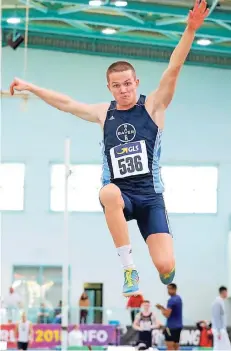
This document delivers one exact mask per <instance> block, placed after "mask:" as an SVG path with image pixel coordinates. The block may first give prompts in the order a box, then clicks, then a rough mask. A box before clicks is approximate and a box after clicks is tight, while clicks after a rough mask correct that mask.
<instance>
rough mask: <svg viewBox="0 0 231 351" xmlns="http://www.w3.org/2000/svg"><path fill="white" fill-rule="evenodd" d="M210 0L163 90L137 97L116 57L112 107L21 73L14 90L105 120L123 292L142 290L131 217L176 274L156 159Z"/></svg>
mask: <svg viewBox="0 0 231 351" xmlns="http://www.w3.org/2000/svg"><path fill="white" fill-rule="evenodd" d="M208 12H209V10H208V9H207V3H206V1H205V0H202V1H200V0H197V1H196V3H195V6H194V8H193V10H191V11H190V13H189V17H188V20H187V27H186V30H185V32H184V33H183V35H182V38H181V40H180V42H179V44H178V45H177V47H176V48H175V50H174V51H173V53H172V56H171V58H170V62H169V66H168V68H167V70H166V71H165V72H164V74H163V77H162V79H161V81H160V84H159V86H158V88H157V89H156V90H155V91H153V92H152V93H151V94H150V95H149V96H148V97H147V98H145V96H143V95H141V96H140V97H139V99H138V100H137V87H138V85H139V80H138V79H137V77H136V73H135V70H134V68H133V66H132V65H131V64H129V63H128V62H123V61H122V62H115V63H114V64H112V65H111V66H110V67H109V68H108V70H107V81H108V88H109V90H110V92H111V93H112V95H113V97H114V99H115V100H114V101H112V102H111V104H108V103H101V104H93V105H89V104H84V103H80V102H78V101H74V100H72V99H71V98H70V97H68V96H65V95H62V94H59V93H56V92H53V91H50V90H47V89H43V88H40V87H38V86H35V85H33V84H30V83H27V82H24V81H22V80H21V79H18V78H16V79H15V80H14V81H13V82H12V84H11V86H10V91H11V94H12V95H13V94H14V90H18V91H23V90H27V91H30V92H31V93H33V94H35V95H37V96H38V97H39V98H41V99H43V100H44V101H45V102H46V103H48V104H49V105H51V106H53V107H55V108H57V109H59V110H61V111H64V112H69V113H72V114H73V115H76V116H78V117H80V118H82V119H84V120H87V121H90V122H95V123H98V124H100V126H101V127H102V129H103V133H104V146H103V176H102V183H103V187H102V189H101V191H100V201H101V204H102V206H103V208H104V213H105V218H106V221H107V225H108V228H109V230H110V232H111V235H112V238H113V241H114V244H115V246H116V248H117V251H118V255H119V256H120V259H121V262H122V265H123V268H124V277H125V281H124V287H123V294H124V296H131V295H136V294H139V293H140V291H139V277H138V273H137V271H136V269H135V265H134V262H133V258H132V249H131V245H130V240H129V235H128V227H127V223H126V221H129V220H131V219H135V220H136V221H137V224H138V227H139V229H140V232H141V234H142V236H143V238H144V240H145V241H146V243H147V245H148V249H149V252H150V255H151V258H152V260H153V263H154V265H155V266H156V268H157V270H158V272H159V274H160V279H161V281H162V282H163V283H164V284H169V283H171V282H172V280H173V278H174V275H175V260H174V253H173V240H172V236H171V235H170V230H169V225H168V219H167V215H166V209H165V204H164V200H163V195H162V193H163V191H164V187H163V183H162V181H161V175H160V167H159V159H160V153H161V135H162V131H163V128H164V119H165V110H166V108H167V107H168V105H169V104H170V102H171V100H172V98H173V95H174V91H175V87H176V82H177V78H178V76H179V73H180V70H181V68H182V66H183V64H184V62H185V60H186V58H187V55H188V53H189V51H190V48H191V46H192V43H193V40H194V37H195V32H196V30H197V29H198V28H199V27H200V26H201V25H202V24H203V22H204V19H205V18H206V16H207V15H208Z"/></svg>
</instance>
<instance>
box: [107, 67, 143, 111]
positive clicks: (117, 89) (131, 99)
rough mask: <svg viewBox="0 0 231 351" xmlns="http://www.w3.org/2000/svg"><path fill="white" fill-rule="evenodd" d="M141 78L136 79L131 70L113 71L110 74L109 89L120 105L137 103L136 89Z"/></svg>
mask: <svg viewBox="0 0 231 351" xmlns="http://www.w3.org/2000/svg"><path fill="white" fill-rule="evenodd" d="M138 85H139V80H138V79H136V76H135V74H134V72H132V71H131V70H128V71H124V72H112V73H111V74H110V76H109V82H108V89H109V90H110V92H111V93H112V95H113V96H114V98H115V100H116V101H117V103H118V105H120V106H122V107H126V106H128V108H129V107H130V106H131V105H134V104H135V103H136V98H137V95H136V90H137V87H138Z"/></svg>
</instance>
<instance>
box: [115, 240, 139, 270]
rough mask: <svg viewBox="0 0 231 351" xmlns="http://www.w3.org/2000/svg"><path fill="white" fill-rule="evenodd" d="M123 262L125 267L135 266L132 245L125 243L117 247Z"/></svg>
mask: <svg viewBox="0 0 231 351" xmlns="http://www.w3.org/2000/svg"><path fill="white" fill-rule="evenodd" d="M117 252H118V255H119V256H120V259H121V263H122V266H123V268H124V269H129V268H135V265H134V263H133V257H132V247H131V245H125V246H121V247H118V248H117Z"/></svg>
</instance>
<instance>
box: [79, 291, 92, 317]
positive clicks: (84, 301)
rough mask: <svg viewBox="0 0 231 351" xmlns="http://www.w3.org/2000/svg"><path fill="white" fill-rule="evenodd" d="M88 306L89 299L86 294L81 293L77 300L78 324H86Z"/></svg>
mask: <svg viewBox="0 0 231 351" xmlns="http://www.w3.org/2000/svg"><path fill="white" fill-rule="evenodd" d="M89 306H90V301H89V298H88V296H87V294H86V292H83V293H82V295H81V296H80V299H79V308H80V317H79V323H80V324H87V316H88V308H89Z"/></svg>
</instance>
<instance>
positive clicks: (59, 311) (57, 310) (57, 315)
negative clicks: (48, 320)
mask: <svg viewBox="0 0 231 351" xmlns="http://www.w3.org/2000/svg"><path fill="white" fill-rule="evenodd" d="M61 322H62V300H60V301H59V305H58V307H56V308H55V310H54V321H53V323H55V324H61Z"/></svg>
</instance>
